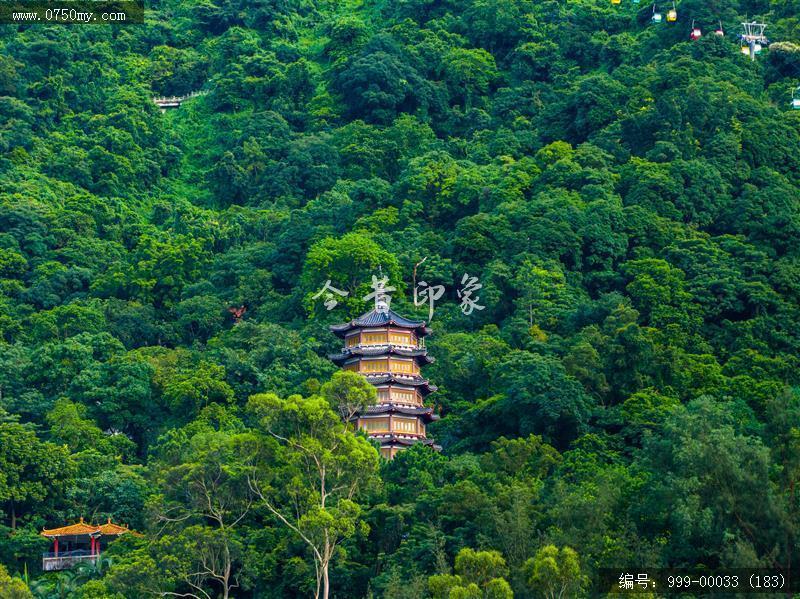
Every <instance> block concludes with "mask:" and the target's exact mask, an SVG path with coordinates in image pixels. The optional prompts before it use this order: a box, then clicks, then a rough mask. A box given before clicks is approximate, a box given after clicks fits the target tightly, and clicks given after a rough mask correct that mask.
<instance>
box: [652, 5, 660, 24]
mask: <svg viewBox="0 0 800 599" xmlns="http://www.w3.org/2000/svg"><path fill="white" fill-rule="evenodd" d="M650 20H651V21H652V22H653V23H660V22H661V13H660V12H658V11H657V10H656V5H655V4H653V16H652V17H650Z"/></svg>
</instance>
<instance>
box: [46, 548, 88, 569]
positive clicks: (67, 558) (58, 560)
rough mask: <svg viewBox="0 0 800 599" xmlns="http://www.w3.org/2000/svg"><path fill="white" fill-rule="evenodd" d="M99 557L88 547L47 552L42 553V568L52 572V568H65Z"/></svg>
mask: <svg viewBox="0 0 800 599" xmlns="http://www.w3.org/2000/svg"><path fill="white" fill-rule="evenodd" d="M98 557H100V556H99V555H98V554H96V553H95V554H92V552H91V551H89V550H88V549H77V550H75V551H59V552H58V553H57V554H56V553H54V552H47V553H43V554H42V570H44V571H45V572H52V571H53V570H66V569H67V568H71V567H72V566H74V565H75V564H79V563H83V562H95V561H97V558H98Z"/></svg>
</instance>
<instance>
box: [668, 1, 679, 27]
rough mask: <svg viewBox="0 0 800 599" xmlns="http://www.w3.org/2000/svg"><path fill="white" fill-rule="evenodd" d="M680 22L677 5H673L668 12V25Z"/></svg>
mask: <svg viewBox="0 0 800 599" xmlns="http://www.w3.org/2000/svg"><path fill="white" fill-rule="evenodd" d="M677 20H678V9H677V8H675V3H674V2H673V3H672V8H670V9H669V12H667V23H674V22H675V21H677Z"/></svg>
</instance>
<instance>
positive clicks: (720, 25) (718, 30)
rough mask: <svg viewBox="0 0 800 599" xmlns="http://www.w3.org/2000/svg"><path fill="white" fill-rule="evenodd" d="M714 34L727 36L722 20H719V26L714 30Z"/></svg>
mask: <svg viewBox="0 0 800 599" xmlns="http://www.w3.org/2000/svg"><path fill="white" fill-rule="evenodd" d="M714 35H718V36H720V37H725V30H724V29H723V28H722V21H720V22H719V27H718V28H717V29H716V30H715V31H714Z"/></svg>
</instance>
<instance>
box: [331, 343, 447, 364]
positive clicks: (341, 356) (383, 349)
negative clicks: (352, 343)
mask: <svg viewBox="0 0 800 599" xmlns="http://www.w3.org/2000/svg"><path fill="white" fill-rule="evenodd" d="M389 355H395V356H399V357H402V358H413V359H414V360H415V361H416V362H417V364H418V365H420V366H424V365H425V364H433V362H434V358H432V357H431V356H429V355H428V353H427V351H426V350H424V349H403V348H400V347H397V346H396V345H382V346H376V347H353V348H346V349H344V350H343V351H341V352H339V353H337V354H329V355H328V359H329V360H331V361H332V362H333V363H334V364H337V365H339V366H341V365H342V364H344V363H345V362H346V361H347V360H350V359H352V358H357V357H359V356H368V357H370V358H380V357H384V356H386V357H388V356H389Z"/></svg>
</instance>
